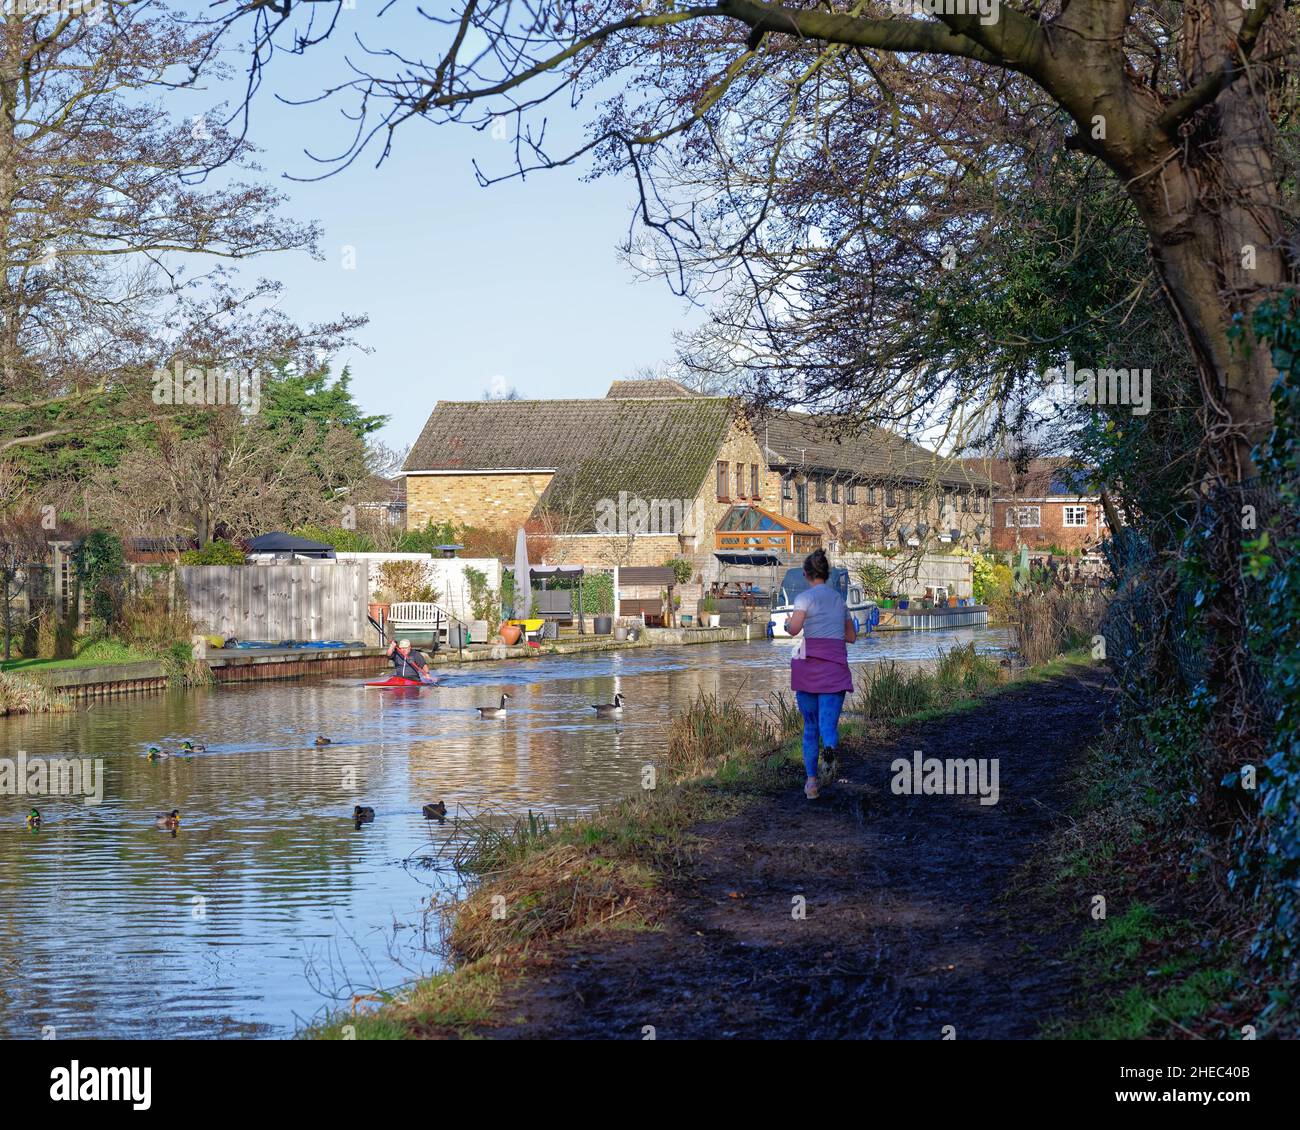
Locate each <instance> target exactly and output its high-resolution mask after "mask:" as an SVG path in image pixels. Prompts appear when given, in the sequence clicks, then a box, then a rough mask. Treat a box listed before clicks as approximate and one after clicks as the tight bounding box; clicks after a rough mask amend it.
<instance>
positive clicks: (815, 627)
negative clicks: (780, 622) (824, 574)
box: [794, 584, 849, 640]
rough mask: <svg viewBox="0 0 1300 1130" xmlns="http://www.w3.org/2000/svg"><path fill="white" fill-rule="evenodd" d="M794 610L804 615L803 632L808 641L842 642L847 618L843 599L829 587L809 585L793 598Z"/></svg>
mask: <svg viewBox="0 0 1300 1130" xmlns="http://www.w3.org/2000/svg"><path fill="white" fill-rule="evenodd" d="M794 610H795V611H796V612H803V613H805V614H806V615H805V619H804V622H803V632H802V633H801V635H802V636H803V637H804V639H808V640H842V639H843V638H844V622H845V621H846V620H847V619H848V618H849V612H848V608H847V606H846V605H845V603H844V598H843V597H842V596H840V594H839V593H837V592H836V591H835V590H834V589H833V588H831V586H830V585H825V584H823V585H809V586H808V588H806V589H804V590H803V592H801V593H800V594H799V595H798V596H796V597H795V598H794Z"/></svg>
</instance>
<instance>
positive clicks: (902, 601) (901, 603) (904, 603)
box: [898, 596, 912, 608]
mask: <svg viewBox="0 0 1300 1130" xmlns="http://www.w3.org/2000/svg"><path fill="white" fill-rule="evenodd" d="M911 603H912V602H911V600H909V599H908V598H907V597H905V596H900V597H899V598H898V607H899V608H907V607H908V606H909V605H910V604H911Z"/></svg>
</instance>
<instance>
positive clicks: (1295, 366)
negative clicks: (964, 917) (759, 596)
mask: <svg viewBox="0 0 1300 1130" xmlns="http://www.w3.org/2000/svg"><path fill="white" fill-rule="evenodd" d="M1255 331H1256V334H1257V335H1258V336H1259V337H1260V338H1261V339H1263V340H1267V341H1268V342H1269V344H1270V346H1271V348H1272V357H1273V364H1274V365H1276V366H1277V370H1278V377H1277V381H1276V383H1275V384H1274V386H1273V413H1274V416H1273V420H1274V424H1273V432H1272V434H1271V435H1270V437H1269V439H1268V441H1267V442H1266V443H1264V444H1263V445H1262V446H1261V448H1260V449H1259V450H1258V451H1257V452H1256V463H1257V465H1258V467H1259V470H1260V475H1261V478H1262V479H1263V481H1264V482H1265V483H1267V484H1268V485H1269V486H1270V487H1271V488H1272V490H1271V492H1270V493H1271V495H1272V497H1273V499H1274V500H1275V501H1274V505H1273V507H1272V512H1271V513H1269V514H1267V515H1264V516H1262V519H1263V520H1261V522H1260V533H1259V535H1258V536H1257V537H1256V538H1254V539H1252V540H1251V541H1249V542H1248V543H1247V544H1246V546H1245V555H1244V561H1243V568H1244V571H1245V573H1246V575H1247V576H1248V577H1250V578H1252V579H1253V580H1255V581H1257V582H1259V587H1258V589H1257V590H1256V591H1257V597H1256V599H1255V601H1254V602H1253V604H1252V609H1251V613H1252V621H1253V623H1252V625H1251V626H1252V628H1253V629H1254V630H1253V631H1252V632H1251V640H1252V645H1253V646H1254V648H1255V649H1256V652H1257V654H1258V655H1259V657H1260V661H1261V662H1260V666H1261V668H1262V669H1263V670H1264V672H1265V673H1266V677H1267V680H1268V690H1269V697H1270V699H1271V702H1270V703H1269V705H1270V707H1271V708H1272V709H1273V710H1274V711H1275V715H1274V716H1275V718H1276V728H1275V730H1274V735H1273V743H1272V745H1271V748H1270V749H1269V753H1268V757H1267V760H1266V761H1265V763H1264V766H1263V767H1262V770H1263V771H1262V772H1261V773H1260V777H1259V783H1258V786H1259V802H1260V803H1259V812H1260V816H1261V818H1262V821H1263V828H1262V829H1261V830H1260V832H1261V834H1260V835H1258V836H1255V837H1252V838H1250V839H1249V840H1248V841H1246V849H1245V854H1244V856H1243V858H1242V860H1241V863H1242V871H1243V873H1246V874H1250V875H1252V876H1257V877H1258V881H1259V883H1260V885H1261V890H1262V892H1263V893H1264V894H1265V897H1266V898H1267V901H1268V907H1269V917H1268V920H1267V922H1266V924H1265V928H1264V930H1263V931H1262V932H1261V933H1260V936H1259V939H1258V941H1257V945H1256V949H1257V952H1258V953H1259V954H1260V955H1261V956H1262V957H1264V958H1265V959H1266V960H1267V961H1268V962H1269V963H1270V965H1272V966H1273V967H1274V968H1275V969H1277V970H1279V971H1280V972H1282V973H1284V974H1285V975H1286V976H1287V977H1288V978H1289V979H1293V978H1294V976H1295V974H1296V971H1297V967H1298V966H1300V940H1298V939H1297V937H1296V930H1297V927H1300V614H1298V613H1300V522H1298V521H1297V516H1298V515H1300V295H1295V294H1291V295H1288V296H1287V297H1285V298H1283V299H1280V300H1278V301H1277V302H1274V303H1272V304H1270V305H1268V306H1265V307H1262V308H1261V309H1260V310H1259V311H1258V313H1257V316H1256V319H1255ZM1261 853H1262V859H1261V858H1260V856H1261ZM1261 863H1262V866H1261V865H1260V864H1261Z"/></svg>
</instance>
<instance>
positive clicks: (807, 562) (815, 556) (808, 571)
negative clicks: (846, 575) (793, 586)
mask: <svg viewBox="0 0 1300 1130" xmlns="http://www.w3.org/2000/svg"><path fill="white" fill-rule="evenodd" d="M803 571H804V574H805V576H807V577H808V578H809V579H810V580H814V581H824V580H826V579H827V578H829V577H830V575H831V563H830V561H829V560H828V559H827V557H826V551H825V550H824V549H814V550H813V551H812V552H811V553H810V554H808V556H807V557H805V558H804V559H803Z"/></svg>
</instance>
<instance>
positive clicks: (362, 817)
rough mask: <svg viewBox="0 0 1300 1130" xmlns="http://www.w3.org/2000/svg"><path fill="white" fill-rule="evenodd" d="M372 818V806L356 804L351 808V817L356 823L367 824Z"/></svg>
mask: <svg viewBox="0 0 1300 1130" xmlns="http://www.w3.org/2000/svg"><path fill="white" fill-rule="evenodd" d="M374 818H375V810H374V809H373V808H365V807H363V806H362V805H359V804H358V805H357V806H356V807H355V808H353V810H352V819H353V820H355V821H356V822H357V823H358V824H369V823H370V821H372V820H373V819H374Z"/></svg>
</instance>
